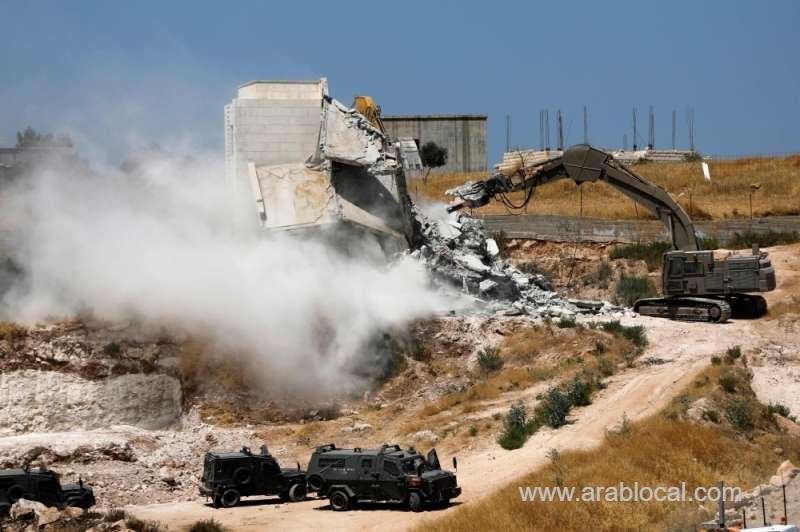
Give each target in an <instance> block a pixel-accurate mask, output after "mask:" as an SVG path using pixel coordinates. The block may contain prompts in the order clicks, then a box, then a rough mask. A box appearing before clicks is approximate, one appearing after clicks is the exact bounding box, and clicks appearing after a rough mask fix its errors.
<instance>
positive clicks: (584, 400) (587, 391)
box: [566, 376, 592, 406]
mask: <svg viewBox="0 0 800 532" xmlns="http://www.w3.org/2000/svg"><path fill="white" fill-rule="evenodd" d="M566 392H567V397H568V398H569V402H570V403H572V405H573V406H587V405H590V404H592V385H591V384H590V383H589V382H588V381H586V380H584V379H582V378H580V377H578V376H576V377H575V378H574V379H572V380H571V381H570V382H569V383H567V386H566Z"/></svg>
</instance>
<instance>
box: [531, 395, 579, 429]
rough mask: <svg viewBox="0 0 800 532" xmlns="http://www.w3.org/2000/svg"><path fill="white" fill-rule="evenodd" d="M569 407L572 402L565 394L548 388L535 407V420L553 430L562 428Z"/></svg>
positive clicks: (565, 422)
mask: <svg viewBox="0 0 800 532" xmlns="http://www.w3.org/2000/svg"><path fill="white" fill-rule="evenodd" d="M571 407H572V402H571V401H570V399H569V396H568V395H567V394H565V393H564V392H562V391H561V390H559V389H558V388H550V389H549V390H547V393H546V394H545V396H544V398H543V399H542V402H541V403H539V405H538V406H537V407H536V412H535V413H536V420H537V421H539V423H541V424H542V425H548V426H550V427H553V428H554V429H555V428H558V427H561V426H564V425H566V424H567V414H569V410H570V408H571Z"/></svg>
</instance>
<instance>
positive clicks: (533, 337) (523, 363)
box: [404, 325, 638, 432]
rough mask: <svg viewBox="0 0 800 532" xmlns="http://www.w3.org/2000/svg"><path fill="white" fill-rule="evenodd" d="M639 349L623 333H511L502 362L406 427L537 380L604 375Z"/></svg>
mask: <svg viewBox="0 0 800 532" xmlns="http://www.w3.org/2000/svg"><path fill="white" fill-rule="evenodd" d="M637 353H638V350H637V349H636V346H635V345H634V344H633V342H631V341H630V340H628V339H626V338H624V337H623V336H621V335H616V334H610V333H606V332H603V331H601V330H594V329H588V328H586V327H584V326H583V325H578V326H577V327H575V328H569V329H556V328H553V327H552V326H533V327H527V328H524V329H520V330H518V331H515V332H514V333H513V334H511V335H509V336H508V337H507V338H506V339H505V340H504V342H503V343H502V345H501V346H500V356H501V357H502V359H503V361H504V363H505V365H504V367H503V369H502V370H500V371H498V372H496V373H494V374H490V375H489V376H487V377H483V378H481V379H480V380H478V381H477V382H475V383H474V384H472V385H471V386H469V387H468V388H467V389H465V390H463V391H460V392H457V393H451V394H448V395H445V396H444V397H442V398H441V399H439V400H438V401H436V402H433V403H429V404H427V405H425V406H423V407H422V408H421V409H420V410H419V412H418V413H417V415H416V416H415V417H414V418H413V419H412V420H410V421H409V422H408V423H406V425H405V427H404V428H405V431H406V432H415V431H417V430H420V429H422V428H427V427H428V426H429V425H431V424H434V423H435V424H442V423H445V422H447V421H448V420H450V419H451V418H452V419H457V418H460V417H461V416H462V415H464V414H468V413H470V412H474V411H476V410H479V405H478V403H480V402H482V401H488V400H491V399H495V398H497V397H499V396H500V395H502V394H503V393H507V392H512V391H515V390H524V389H526V388H529V387H531V386H533V385H535V384H537V383H539V382H544V381H548V380H552V379H556V378H561V379H567V378H571V377H572V376H574V375H576V374H578V373H581V372H583V373H586V374H590V375H597V376H598V378H602V377H603V376H608V375H609V374H611V373H613V372H614V371H615V370H616V367H617V366H618V365H619V364H621V363H622V362H630V361H631V359H632V357H634V356H635V354H637Z"/></svg>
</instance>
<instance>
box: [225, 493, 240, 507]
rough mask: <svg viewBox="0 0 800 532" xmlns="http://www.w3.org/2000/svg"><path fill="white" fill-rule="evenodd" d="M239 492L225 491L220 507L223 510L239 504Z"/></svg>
mask: <svg viewBox="0 0 800 532" xmlns="http://www.w3.org/2000/svg"><path fill="white" fill-rule="evenodd" d="M239 499H240V497H239V492H238V491H236V490H234V489H229V490H225V493H223V494H222V506H224V507H225V508H233V507H234V506H236V505H237V504H239Z"/></svg>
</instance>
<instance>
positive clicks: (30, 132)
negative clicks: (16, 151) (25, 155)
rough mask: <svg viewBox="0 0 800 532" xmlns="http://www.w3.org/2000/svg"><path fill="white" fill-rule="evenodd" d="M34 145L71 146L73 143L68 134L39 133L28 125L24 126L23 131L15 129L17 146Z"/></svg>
mask: <svg viewBox="0 0 800 532" xmlns="http://www.w3.org/2000/svg"><path fill="white" fill-rule="evenodd" d="M36 146H38V147H61V148H71V147H72V146H73V144H72V139H71V138H70V136H69V135H55V136H54V135H53V134H52V133H45V134H41V133H39V132H38V131H36V130H35V129H33V128H32V127H30V126H28V127H27V128H25V131H17V148H30V147H36Z"/></svg>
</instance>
